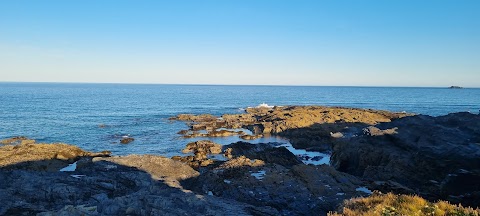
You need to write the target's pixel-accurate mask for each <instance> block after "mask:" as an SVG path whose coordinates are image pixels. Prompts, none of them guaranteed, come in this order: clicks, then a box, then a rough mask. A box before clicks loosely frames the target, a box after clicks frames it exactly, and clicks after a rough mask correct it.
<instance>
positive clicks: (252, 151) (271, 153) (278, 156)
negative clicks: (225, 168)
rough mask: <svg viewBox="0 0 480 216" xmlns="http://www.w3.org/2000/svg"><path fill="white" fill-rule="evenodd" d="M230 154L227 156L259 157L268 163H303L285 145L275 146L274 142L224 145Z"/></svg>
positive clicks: (284, 164) (285, 164)
mask: <svg viewBox="0 0 480 216" xmlns="http://www.w3.org/2000/svg"><path fill="white" fill-rule="evenodd" d="M224 148H225V149H226V152H227V151H228V154H227V155H226V157H228V158H232V157H238V156H245V157H247V158H251V159H259V160H262V161H265V162H266V163H276V164H279V165H282V166H288V167H290V166H293V165H297V164H301V163H302V161H301V160H299V159H298V158H297V157H296V156H295V155H294V154H293V153H291V152H290V151H289V150H288V149H286V148H285V147H275V146H274V144H272V143H259V144H250V143H247V142H237V143H233V144H230V145H226V146H224Z"/></svg>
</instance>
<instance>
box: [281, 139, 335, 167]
mask: <svg viewBox="0 0 480 216" xmlns="http://www.w3.org/2000/svg"><path fill="white" fill-rule="evenodd" d="M278 147H285V148H287V149H288V150H289V151H290V152H292V154H294V155H295V156H297V157H300V158H301V159H302V162H303V163H304V164H312V165H321V164H326V165H330V155H329V154H325V153H321V152H312V151H306V150H304V149H296V148H294V147H293V146H292V144H290V143H285V144H282V145H279V146H278ZM319 158H321V159H319Z"/></svg>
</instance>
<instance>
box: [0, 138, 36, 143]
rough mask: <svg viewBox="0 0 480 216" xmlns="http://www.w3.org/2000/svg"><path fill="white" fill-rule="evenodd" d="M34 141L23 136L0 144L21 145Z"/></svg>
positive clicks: (1, 141) (5, 140)
mask: <svg viewBox="0 0 480 216" xmlns="http://www.w3.org/2000/svg"><path fill="white" fill-rule="evenodd" d="M33 143H35V140H32V139H28V138H27V137H24V136H18V137H12V138H9V139H4V140H0V144H3V145H22V144H33Z"/></svg>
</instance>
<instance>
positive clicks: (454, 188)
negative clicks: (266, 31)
mask: <svg viewBox="0 0 480 216" xmlns="http://www.w3.org/2000/svg"><path fill="white" fill-rule="evenodd" d="M171 120H175V121H184V122H186V124H187V125H188V126H189V129H188V130H184V131H180V132H179V134H180V135H181V136H183V137H185V138H192V137H197V138H198V137H201V138H202V139H204V140H199V141H195V142H190V143H188V144H187V145H186V147H185V149H184V150H183V154H181V153H180V152H179V156H175V157H172V158H165V157H162V156H155V155H128V156H110V153H109V152H107V151H104V152H99V153H92V152H86V151H84V150H82V149H80V148H78V147H75V146H72V145H66V144H38V143H35V141H34V140H29V139H28V138H25V137H17V138H12V139H8V140H4V141H1V142H0V143H1V144H0V179H2V182H3V183H2V184H0V200H1V202H2V206H1V207H0V215H35V214H37V215H327V214H328V213H329V212H332V211H338V213H336V214H343V213H345V214H346V215H348V214H347V213H348V212H343V213H342V209H343V208H342V206H346V207H348V208H352V207H351V206H352V205H351V203H352V202H354V201H355V202H358V199H362V198H361V197H368V196H370V194H372V191H374V190H375V191H378V192H375V193H376V194H377V195H375V196H380V195H378V193H388V192H393V193H395V194H417V195H419V196H421V197H423V198H426V199H428V200H431V201H436V200H438V199H442V200H447V201H450V202H452V203H455V204H462V205H464V206H472V207H479V206H480V183H479V182H480V116H479V115H474V114H470V113H453V114H449V115H446V116H440V117H430V116H424V115H412V114H408V113H392V112H387V111H378V110H370V109H355V108H342V107H321V106H285V107H273V108H270V107H261V108H249V109H246V112H245V113H244V114H225V115H223V116H212V115H209V114H203V115H190V114H181V115H178V116H176V117H172V118H171ZM226 136H237V137H240V138H242V139H244V140H245V141H243V142H236V143H232V144H229V145H223V146H222V145H219V144H217V143H214V142H212V141H210V140H208V138H210V137H226ZM269 136H281V137H283V138H286V139H288V140H289V145H290V144H291V147H286V146H285V144H284V143H277V142H267V143H260V144H251V143H249V141H250V140H255V139H259V138H262V139H263V138H265V137H267V138H268V137H269ZM2 145H3V146H2ZM292 149H294V150H295V149H299V150H302V151H305V150H308V151H311V152H317V153H318V154H319V155H321V156H316V157H318V158H314V157H312V156H311V155H306V156H305V155H303V156H302V155H299V154H298V153H297V152H296V151H293V150H292ZM325 155H331V158H330V157H328V159H329V160H328V163H326V164H325V163H317V165H313V164H315V163H313V164H310V163H308V162H307V161H320V160H322V159H325V158H323V157H325ZM305 157H310V158H305ZM350 199H352V200H354V201H348V200H350ZM365 199H367V198H365ZM452 209H457V210H458V208H452ZM349 211H352V212H353V210H351V209H350V210H349ZM422 211H423V210H422ZM442 211H443V210H442ZM471 212H473V213H475V212H476V214H477V215H478V214H480V211H478V210H471ZM380 213H381V212H380ZM380 213H379V215H381V214H380ZM332 214H333V213H332ZM424 215H427V214H426V213H425V214H424ZM472 215H475V214H472Z"/></svg>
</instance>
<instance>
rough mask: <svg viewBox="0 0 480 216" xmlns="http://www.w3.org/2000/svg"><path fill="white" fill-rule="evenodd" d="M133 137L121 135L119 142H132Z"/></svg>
mask: <svg viewBox="0 0 480 216" xmlns="http://www.w3.org/2000/svg"><path fill="white" fill-rule="evenodd" d="M134 140H135V139H134V138H132V137H123V138H122V139H121V140H120V143H122V144H128V143H131V142H133V141H134Z"/></svg>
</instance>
